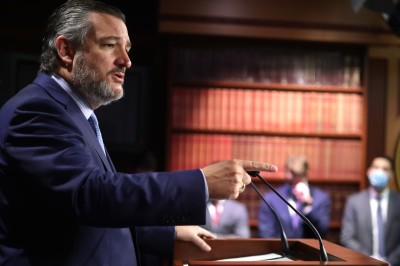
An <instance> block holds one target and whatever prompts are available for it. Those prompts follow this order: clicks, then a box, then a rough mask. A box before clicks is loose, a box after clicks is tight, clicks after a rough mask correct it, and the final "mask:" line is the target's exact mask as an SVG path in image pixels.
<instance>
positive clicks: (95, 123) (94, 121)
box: [88, 113, 105, 152]
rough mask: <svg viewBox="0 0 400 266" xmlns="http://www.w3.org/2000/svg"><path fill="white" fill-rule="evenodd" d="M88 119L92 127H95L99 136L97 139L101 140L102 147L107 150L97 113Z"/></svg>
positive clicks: (95, 131) (94, 129)
mask: <svg viewBox="0 0 400 266" xmlns="http://www.w3.org/2000/svg"><path fill="white" fill-rule="evenodd" d="M88 121H89V123H90V125H91V126H92V129H93V131H94V133H95V134H96V136H97V140H98V141H99V143H100V146H101V148H102V149H103V151H104V152H105V148H104V143H103V137H102V136H101V132H100V127H99V122H98V121H97V117H96V115H95V114H94V113H93V114H92V115H91V116H90V117H89V119H88Z"/></svg>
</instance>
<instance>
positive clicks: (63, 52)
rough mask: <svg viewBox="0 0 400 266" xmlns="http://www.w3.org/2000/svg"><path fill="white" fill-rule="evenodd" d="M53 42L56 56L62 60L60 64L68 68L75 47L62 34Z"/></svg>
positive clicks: (72, 58)
mask: <svg viewBox="0 0 400 266" xmlns="http://www.w3.org/2000/svg"><path fill="white" fill-rule="evenodd" d="M55 43H56V48H57V53H58V56H59V57H60V59H61V61H62V62H63V64H62V66H63V67H65V68H70V67H71V66H72V62H73V60H74V55H75V49H74V47H73V45H72V44H71V43H70V42H69V41H68V40H67V39H66V38H65V36H64V35H60V36H58V37H57V39H56V41H55Z"/></svg>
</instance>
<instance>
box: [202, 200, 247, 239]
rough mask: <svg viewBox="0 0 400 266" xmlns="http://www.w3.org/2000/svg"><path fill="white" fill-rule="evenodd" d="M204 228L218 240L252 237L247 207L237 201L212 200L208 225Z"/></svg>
mask: <svg viewBox="0 0 400 266" xmlns="http://www.w3.org/2000/svg"><path fill="white" fill-rule="evenodd" d="M203 228H205V229H207V230H208V231H210V232H212V233H213V234H214V235H216V236H217V237H218V238H248V237H250V226H249V214H248V212H247V208H246V205H244V204H243V203H241V202H239V201H237V200H210V201H209V202H208V203H207V217H206V224H205V226H203Z"/></svg>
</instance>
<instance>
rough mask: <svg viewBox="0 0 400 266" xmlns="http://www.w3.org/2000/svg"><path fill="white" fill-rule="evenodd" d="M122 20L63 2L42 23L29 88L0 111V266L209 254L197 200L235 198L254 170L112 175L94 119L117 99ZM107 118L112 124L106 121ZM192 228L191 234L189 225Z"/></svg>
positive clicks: (124, 49)
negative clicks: (185, 248)
mask: <svg viewBox="0 0 400 266" xmlns="http://www.w3.org/2000/svg"><path fill="white" fill-rule="evenodd" d="M131 46H132V44H131V40H130V38H129V35H128V30H127V27H126V24H125V15H124V14H123V13H122V12H121V10H119V9H118V8H116V7H115V6H112V5H109V4H107V3H105V2H100V1H94V0H70V1H67V2H65V3H63V4H62V5H61V6H59V7H58V8H57V9H56V10H55V11H54V12H53V13H52V14H51V15H50V18H49V20H48V24H47V28H46V30H45V34H44V38H43V43H42V54H41V59H40V69H39V73H38V75H37V77H36V79H35V80H34V81H33V82H32V83H31V84H29V85H27V86H26V87H25V88H22V89H21V90H20V91H19V92H18V93H17V94H16V95H14V96H13V97H12V98H11V99H10V100H9V101H7V102H6V103H5V104H4V105H3V106H2V108H1V110H0V117H1V119H0V210H1V211H0V265H3V266H7V265H18V266H32V265H41V266H44V265H57V266H68V265H74V266H81V265H82V266H83V265H84V266H103V265H107V266H111V265H118V266H125V265H129V266H135V265H139V263H138V260H139V259H138V257H140V254H141V253H146V254H151V253H155V254H158V255H160V254H164V255H165V256H171V255H172V251H173V246H174V245H173V243H174V240H175V239H179V240H186V241H192V242H193V243H194V244H196V245H197V246H198V247H199V248H201V249H203V250H205V251H209V250H210V246H209V245H208V244H207V243H206V242H205V241H204V238H208V237H211V238H212V237H214V235H213V234H212V233H210V232H208V231H207V230H205V229H203V228H201V227H200V226H196V225H200V224H204V223H205V217H206V202H207V200H208V199H235V198H237V197H238V195H239V193H240V192H241V191H244V189H245V186H246V184H249V183H250V181H251V177H250V176H249V175H248V174H247V173H246V171H248V170H260V171H276V166H274V165H271V164H268V163H263V162H254V161H243V160H235V159H232V160H226V161H220V162H216V163H213V164H210V165H207V166H204V167H203V168H201V169H190V170H185V171H177V172H158V173H156V172H146V173H137V174H134V173H123V172H117V171H116V170H115V168H114V166H113V163H112V160H111V158H110V157H109V155H108V152H107V149H106V147H104V145H102V144H103V143H102V138H101V133H100V131H99V125H98V124H97V123H96V117H95V113H94V110H96V109H97V108H100V107H101V106H103V105H107V104H109V103H111V102H113V101H116V100H118V99H119V98H121V97H122V96H123V93H124V89H123V84H124V74H125V71H126V69H127V68H129V67H131V65H132V62H131V60H130V58H129V51H130V50H131ZM115 119H118V117H116V118H115ZM190 225H192V226H190Z"/></svg>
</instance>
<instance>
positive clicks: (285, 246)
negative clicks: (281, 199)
mask: <svg viewBox="0 0 400 266" xmlns="http://www.w3.org/2000/svg"><path fill="white" fill-rule="evenodd" d="M248 173H249V172H248ZM249 175H251V174H250V173H249ZM250 185H251V186H252V187H253V188H254V190H255V191H256V192H257V194H258V195H259V196H260V198H261V199H262V200H263V201H264V203H265V204H267V206H268V208H269V209H270V210H271V212H272V213H273V214H274V216H275V218H276V220H277V221H278V224H279V228H280V231H281V245H282V249H283V254H284V255H288V254H289V242H288V239H287V236H286V233H285V230H284V229H283V225H282V221H281V218H280V217H279V215H278V214H277V213H276V211H275V209H274V208H272V206H271V204H269V203H268V201H266V200H265V199H264V197H263V195H262V194H261V192H260V191H259V190H258V188H257V187H256V185H254V183H253V182H251V183H250Z"/></svg>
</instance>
